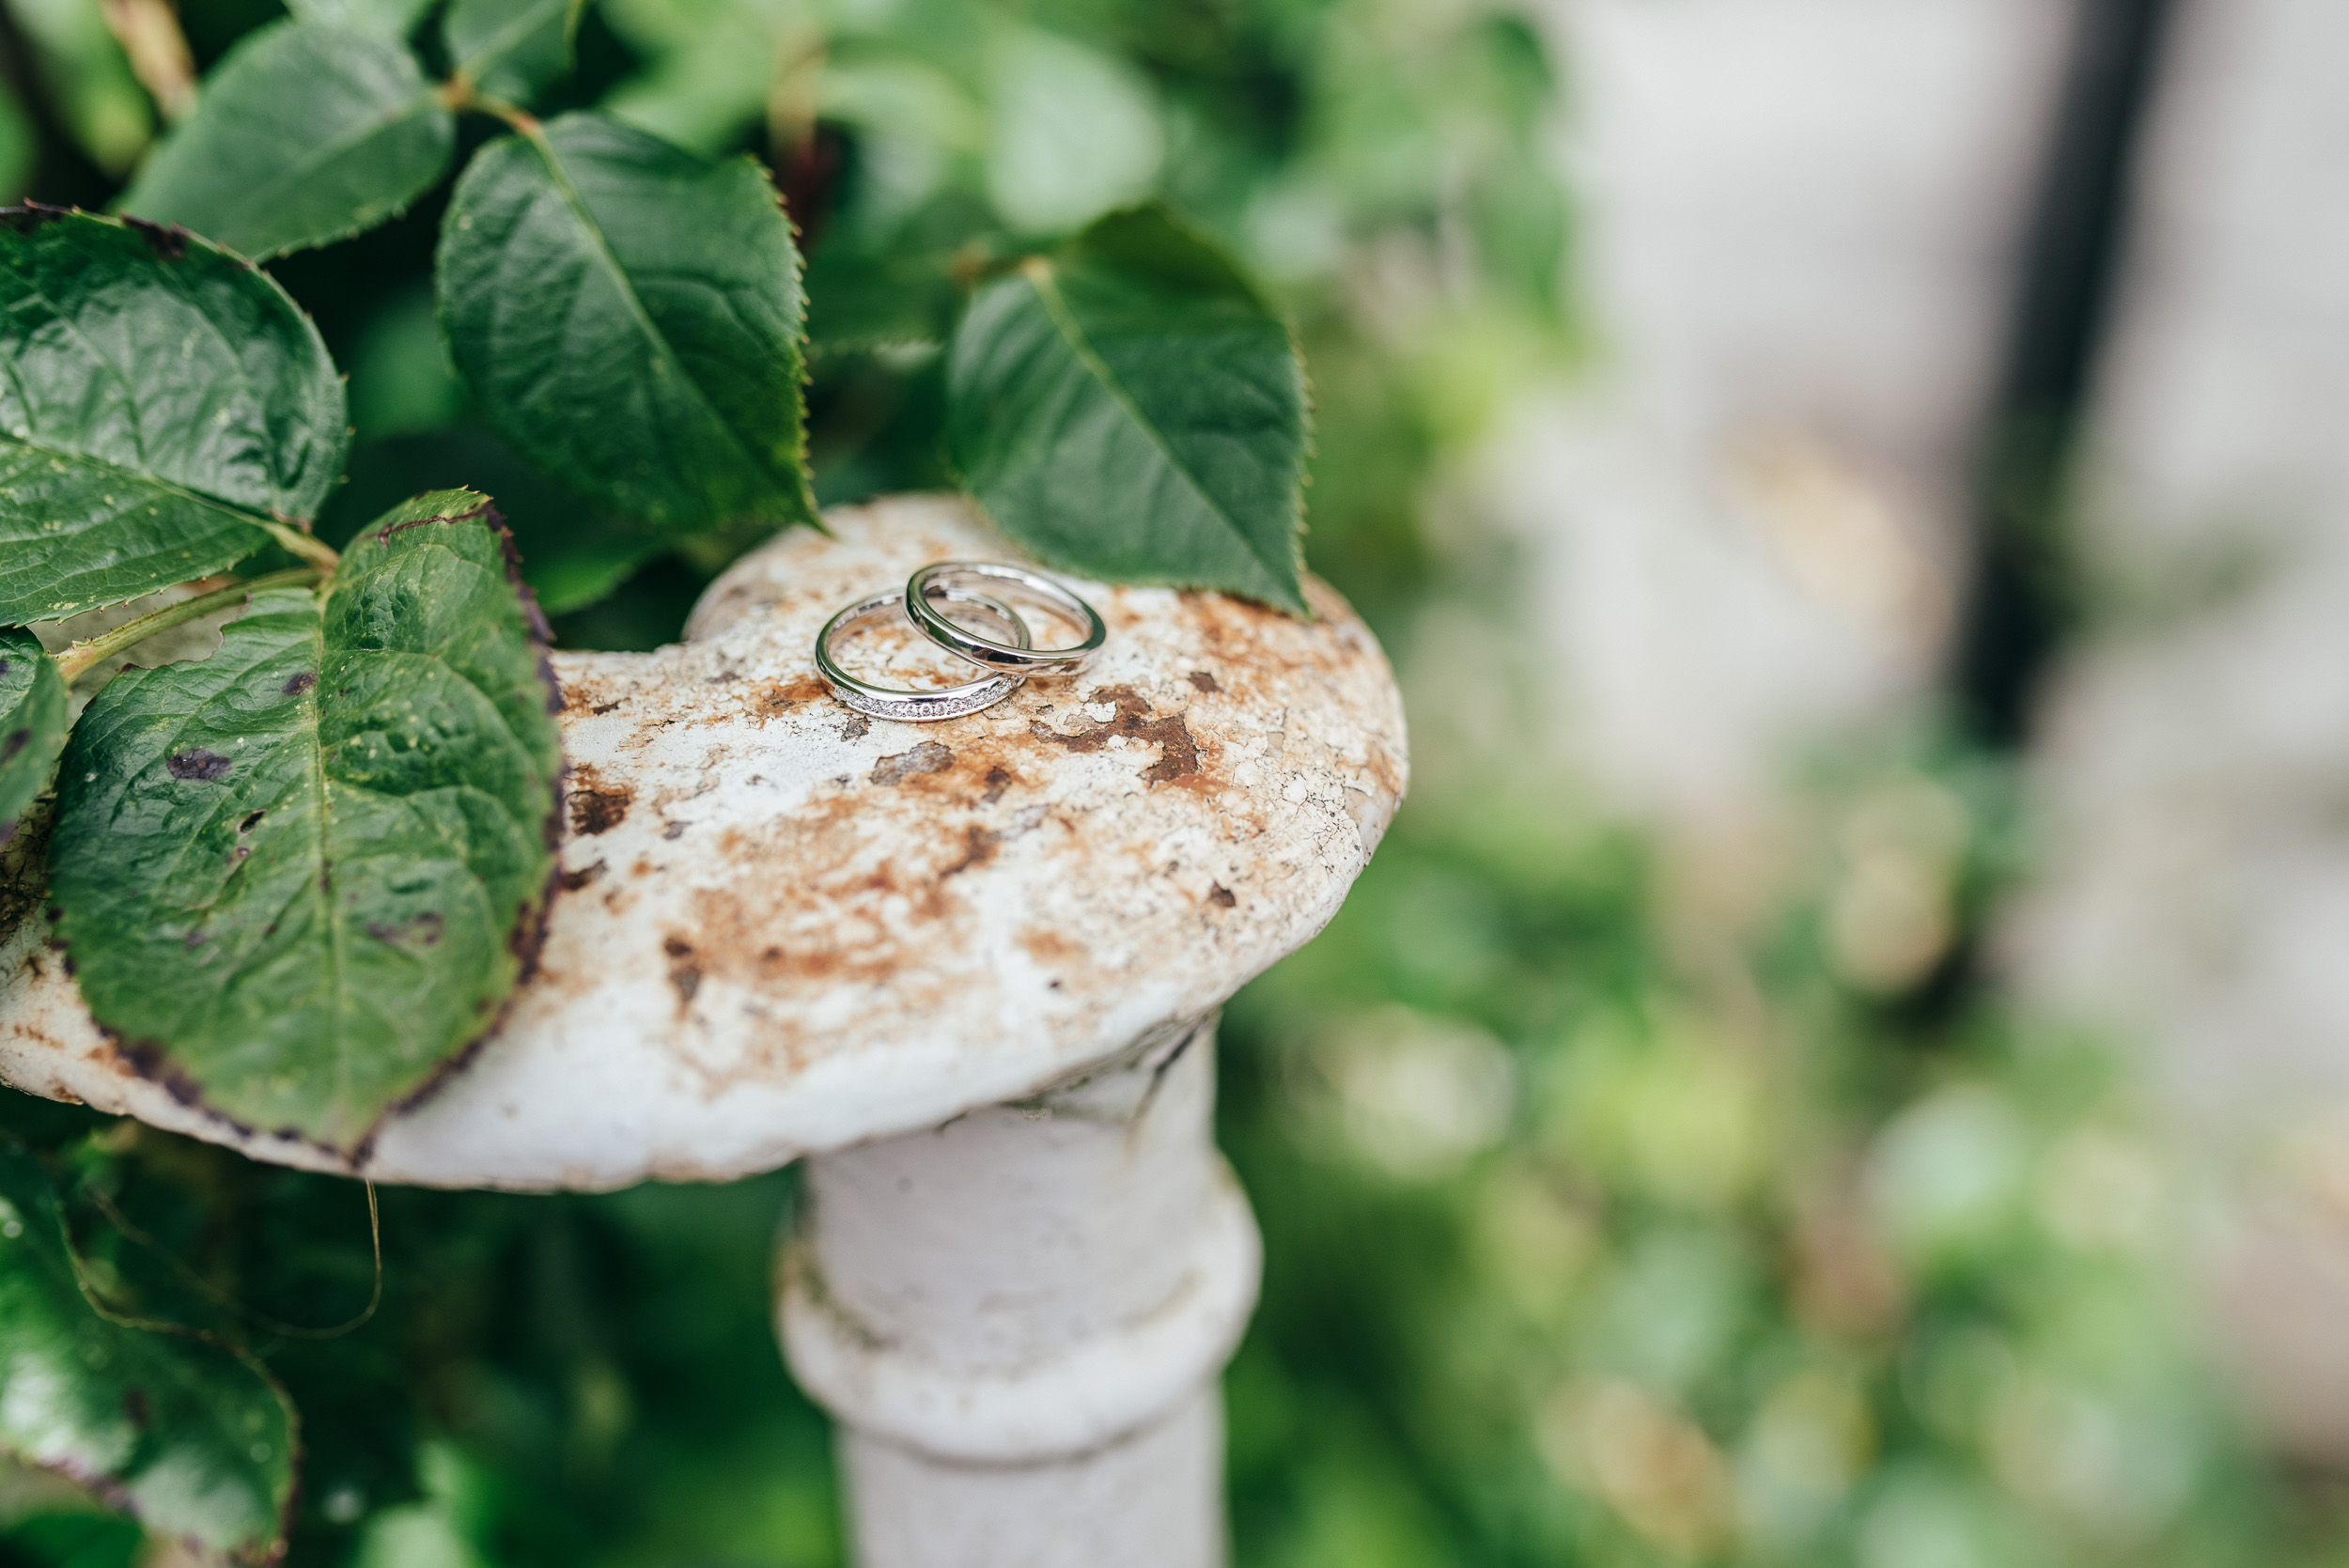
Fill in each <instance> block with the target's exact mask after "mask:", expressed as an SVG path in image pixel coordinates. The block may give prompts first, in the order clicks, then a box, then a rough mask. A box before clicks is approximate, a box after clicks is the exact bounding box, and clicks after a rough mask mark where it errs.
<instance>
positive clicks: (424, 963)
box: [51, 490, 562, 1150]
mask: <svg viewBox="0 0 2349 1568" xmlns="http://www.w3.org/2000/svg"><path fill="white" fill-rule="evenodd" d="M544 648H545V644H544V630H543V622H541V621H539V619H538V617H537V613H536V611H535V609H534V608H533V607H532V606H531V605H530V604H529V602H528V600H527V599H526V598H525V597H524V596H523V594H522V592H521V589H520V586H519V582H518V580H517V579H516V578H515V577H514V576H513V573H512V567H511V563H510V561H509V558H508V556H507V553H506V539H505V536H504V531H503V529H502V528H500V527H499V526H498V525H497V523H496V521H495V515H494V513H492V512H491V511H490V507H489V504H488V503H487V502H486V501H484V500H483V499H482V498H481V497H480V496H478V495H475V494H473V493H472V492H470V491H464V490H443V491H438V492H435V493H433V494H429V495H425V496H419V497H417V498H416V499H415V500H413V501H411V502H408V503H406V504H404V505H400V506H398V507H396V508H394V509H393V510H392V512H391V513H389V514H388V515H387V516H385V517H384V518H382V519H380V520H378V521H376V522H375V523H373V524H371V525H369V527H368V528H367V529H366V530H365V531H364V532H363V533H362V534H361V535H360V536H358V537H357V538H356V539H354V540H352V541H351V544H350V548H349V550H348V551H346V552H345V553H344V556H343V564H342V566H341V567H340V569H339V570H338V571H337V572H336V573H335V575H334V580H333V582H332V584H331V586H330V587H329V588H328V589H327V590H326V591H324V592H323V593H313V592H312V591H310V590H306V589H292V590H285V589H281V590H274V591H270V592H264V593H260V594H256V595H255V596H254V598H253V601H252V604H251V607H250V608H249V609H248V610H247V611H246V612H245V613H244V615H243V617H242V618H241V619H239V620H237V621H234V622H231V623H230V624H229V626H228V627H227V629H226V632H225V634H224V641H223V644H222V646H221V650H220V651H219V652H218V653H217V654H215V655H213V656H212V657H211V658H210V659H209V660H204V661H202V662H200V663H183V664H173V665H167V666H165V667H163V668H162V669H155V670H132V671H129V672H126V673H125V674H123V675H119V676H117V678H116V679H115V681H114V683H113V684H112V685H110V686H108V687H107V688H106V689H105V690H104V691H101V693H100V694H99V696H98V697H97V699H96V700H95V701H94V702H92V703H91V705H90V706H89V708H88V709H87V710H86V712H85V713H84V714H83V715H82V719H81V722H80V723H79V724H77V725H76V726H75V729H74V737H73V740H72V742H71V743H70V746H69V748H68V750H67V753H66V762H65V766H64V772H63V784H62V786H61V788H60V792H59V799H58V813H57V824H56V830H55V836H54V840H53V841H52V846H51V866H52V870H53V876H54V882H53V887H52V897H53V899H54V902H55V904H56V905H57V907H58V908H59V909H60V910H61V911H62V913H61V917H60V924H59V932H60V934H61V935H62V936H63V937H64V939H65V940H66V943H67V946H68V949H69V951H70V953H71V955H72V957H73V961H74V963H75V965H76V972H77V974H78V976H79V979H80V982H81V986H82V994H83V996H84V998H85V999H86V1001H88V1003H89V1006H90V1011H91V1012H92V1013H93V1014H94V1015H96V1017H98V1019H99V1021H100V1022H101V1023H103V1024H104V1025H105V1026H106V1027H107V1028H108V1029H110V1030H112V1031H114V1032H116V1033H117V1035H118V1036H119V1037H120V1038H121V1039H122V1040H124V1041H125V1042H126V1043H127V1045H128V1047H129V1048H130V1050H131V1051H132V1054H133V1055H134V1057H139V1058H142V1059H143V1064H144V1065H145V1066H146V1067H147V1068H148V1070H149V1071H152V1072H156V1073H159V1074H163V1075H167V1077H168V1079H169V1080H170V1081H171V1082H173V1083H174V1084H175V1085H178V1086H179V1087H180V1088H181V1089H182V1091H183V1092H184V1093H187V1094H191V1095H192V1096H194V1097H195V1098H196V1099H198V1100H199V1101H200V1102H201V1103H203V1104H204V1105H206V1106H208V1107H209V1108H210V1109H212V1110H215V1111H217V1112H219V1113H220V1114H222V1115H224V1116H226V1117H229V1118H231V1119H232V1120H234V1121H237V1122H239V1123H241V1124H242V1125H245V1126H259V1127H267V1128H272V1129H285V1130H288V1131H292V1132H296V1133H299V1134H301V1135H302V1136H303V1137H306V1138H309V1139H310V1140H312V1141H316V1142H318V1143H320V1144H323V1145H327V1146H330V1147H334V1148H337V1149H344V1150H349V1149H351V1148H353V1147H355V1146H357V1145H358V1144H359V1143H360V1142H361V1141H364V1140H365V1139H366V1136H367V1134H368V1132H369V1131H370V1129H372V1128H373V1127H374V1126H375V1125H376V1123H377V1122H378V1121H379V1120H380V1119H381V1116H382V1114H383V1113H384V1111H385V1110H387V1109H389V1108H390V1107H391V1106H392V1105H394V1104H396V1103H397V1102H398V1101H399V1100H401V1099H402V1098H404V1097H406V1096H408V1095H410V1094H413V1093H415V1092H416V1091H417V1090H418V1089H419V1088H421V1087H422V1086H424V1085H425V1084H426V1083H427V1082H428V1081H429V1080H430V1079H432V1077H433V1076H434V1075H435V1074H436V1073H438V1072H439V1071H440V1070H441V1069H442V1068H443V1066H444V1065H445V1064H446V1063H448V1062H449V1061H450V1060H451V1059H452V1058H454V1057H455V1056H457V1055H458V1054H459V1052H461V1051H462V1050H463V1048H465V1047H466V1046H467V1045H468V1044H470V1043H471V1042H472V1041H474V1039H476V1038H478V1037H479V1036H480V1035H481V1033H482V1032H484V1031H485V1030H487V1029H488V1028H489V1026H490V1022H491V1021H492V1020H493V1019H494V1018H495V1017H496V1014H497V1009H498V1006H499V1004H500V1003H501V1002H502V1001H503V1000H504V998H505V996H506V992H507V990H508V989H510V988H511V987H512V986H513V985H514V983H515V981H516V980H517V979H518V978H519V976H520V975H521V970H522V967H523V963H524V959H525V955H527V954H528V953H529V952H531V951H533V950H534V949H535V946H536V937H537V928H538V923H539V921H540V919H541V917H542V915H543V911H544V900H545V895H546V889H547V886H548V878H549V877H550V875H551V874H552V867H553V863H554V862H553V848H552V843H553V834H554V832H555V823H554V799H555V797H554V791H555V786H556V782H557V779H558V776H559V774H560V772H561V768H562V757H561V750H560V745H559V742H558V740H557V737H556V734H555V728H554V721H553V718H552V713H551V708H552V706H553V698H554V693H553V690H552V681H551V677H550V676H549V675H548V674H547V672H546V669H545V665H544V657H543V656H544Z"/></svg>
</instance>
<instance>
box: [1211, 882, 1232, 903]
mask: <svg viewBox="0 0 2349 1568" xmlns="http://www.w3.org/2000/svg"><path fill="white" fill-rule="evenodd" d="M1209 887H1210V889H1211V891H1210V892H1209V893H1208V894H1207V902H1208V903H1210V904H1214V905H1218V906H1221V908H1226V909H1229V908H1234V907H1235V906H1237V904H1238V903H1239V900H1238V899H1237V898H1235V897H1233V896H1232V890H1231V889H1229V888H1227V887H1225V886H1224V885H1223V884H1222V883H1221V882H1214V883H1210V884H1209Z"/></svg>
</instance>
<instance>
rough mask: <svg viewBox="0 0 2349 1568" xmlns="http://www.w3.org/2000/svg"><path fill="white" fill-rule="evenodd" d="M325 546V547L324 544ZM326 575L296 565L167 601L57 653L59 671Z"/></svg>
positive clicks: (73, 671) (77, 669)
mask: <svg viewBox="0 0 2349 1568" xmlns="http://www.w3.org/2000/svg"><path fill="white" fill-rule="evenodd" d="M320 548H323V547H320ZM321 575H323V574H322V573H320V572H319V569H318V568H317V567H294V568H292V569H291V570H289V571H279V572H271V573H270V574H269V575H268V576H266V577H257V578H254V579H253V580H252V581H250V582H231V583H230V584H228V586H227V587H226V588H218V589H215V590H213V591H212V592H211V593H209V594H198V595H196V596H195V597H194V598H183V599H181V600H180V601H179V603H177V604H166V605H164V606H163V608H162V609H161V610H156V611H152V612H149V613H147V614H144V615H141V616H140V617H139V618H138V619H137V620H135V621H125V622H123V623H122V624H121V625H120V626H118V627H117V628H115V629H113V630H112V631H106V632H101V633H100V634H99V635H97V636H95V637H92V638H91V639H89V640H88V641H87V642H86V643H76V644H73V645H72V646H71V647H70V648H68V649H66V650H65V652H63V653H61V654H59V655H57V673H58V674H59V675H63V676H64V677H65V678H66V679H67V680H69V681H70V680H73V679H74V678H76V677H77V676H79V675H83V674H84V673H85V672H86V671H87V670H89V669H90V668H91V667H92V666H93V665H95V664H97V663H99V662H100V661H101V660H107V659H112V658H113V657H114V656H115V655H116V654H118V653H120V652H121V651H122V650H123V649H125V648H127V647H132V646H133V645H135V644H139V643H143V642H145V641H146V640H147V639H148V638H149V637H152V636H154V635H155V633H157V632H159V631H167V630H169V629H171V628H173V627H175V626H179V625H181V624H182V623H184V622H187V621H193V620H195V619H196V618H198V617H199V616H203V615H209V614H210V613H212V612H213V611H215V610H225V609H226V608H228V606H230V605H232V604H241V603H243V602H244V601H245V600H246V599H249V598H252V597H253V596H254V595H255V594H257V593H259V592H260V591H261V590H262V589H264V588H291V587H295V586H298V585H300V584H303V583H310V582H317V581H318V580H319V577H320V576H321Z"/></svg>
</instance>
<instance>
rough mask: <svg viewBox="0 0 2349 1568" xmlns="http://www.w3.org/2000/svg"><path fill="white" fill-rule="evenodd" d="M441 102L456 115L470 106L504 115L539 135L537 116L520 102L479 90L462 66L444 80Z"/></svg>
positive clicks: (516, 126)
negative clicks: (475, 88) (511, 101)
mask: <svg viewBox="0 0 2349 1568" xmlns="http://www.w3.org/2000/svg"><path fill="white" fill-rule="evenodd" d="M441 104H442V107H443V108H445V109H447V110H448V112H449V113H451V114H453V115H456V114H462V113H464V112H465V111H466V110H468V109H471V110H473V111H474V112H475V113H476V114H483V115H488V116H490V117H491V118H493V119H502V120H504V121H505V122H506V124H507V125H508V126H510V127H512V128H513V129H514V130H516V131H519V132H521V133H522V134H523V135H525V136H531V137H536V136H537V133H538V116H536V115H534V114H532V113H530V111H528V110H527V109H524V108H522V107H521V105H520V104H517V103H508V102H506V100H504V99H502V98H496V97H492V96H491V95H490V94H489V93H485V92H476V91H475V90H474V85H473V82H472V79H471V78H469V77H468V76H466V74H465V73H464V72H463V71H461V70H460V71H459V72H458V73H457V74H456V75H454V76H452V77H450V78H449V79H448V80H447V81H445V82H443V83H442V84H441Z"/></svg>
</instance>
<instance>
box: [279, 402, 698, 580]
mask: <svg viewBox="0 0 2349 1568" xmlns="http://www.w3.org/2000/svg"><path fill="white" fill-rule="evenodd" d="M460 480H470V481H471V483H472V484H473V485H474V486H475V487H477V488H479V489H484V490H487V491H489V492H490V493H491V494H493V495H495V496H496V497H497V498H498V511H499V513H500V514H501V515H503V516H504V518H505V520H506V529H507V530H508V531H509V532H510V533H511V534H512V535H513V536H514V545H515V548H516V549H517V550H519V551H521V558H522V581H523V582H527V583H529V584H530V591H531V593H532V595H533V596H534V597H536V598H537V600H538V608H539V609H541V610H543V611H545V612H546V613H548V614H550V615H568V614H569V613H571V612H572V611H574V610H582V609H584V608H586V607H587V606H588V605H591V604H594V603H596V602H597V601H598V600H599V599H602V598H605V597H606V596H608V595H609V594H611V593H612V591H613V590H614V589H615V588H617V587H619V585H620V584H621V583H623V582H627V581H628V579H629V578H630V577H631V576H633V575H635V573H636V571H637V569H638V568H639V567H643V566H644V565H645V563H646V562H647V561H650V560H652V559H653V558H654V557H656V556H659V555H664V554H666V553H668V551H669V549H670V547H671V546H673V545H674V544H675V543H676V542H677V541H676V539H675V538H674V537H671V536H663V535H656V534H650V533H647V532H646V531H645V530H644V529H642V528H638V527H635V526H633V525H632V524H630V523H627V522H624V521H622V520H619V519H617V518H614V517H612V516H610V515H609V514H607V513H605V512H602V511H600V510H599V509H598V508H596V507H594V506H590V505H587V504H586V503H584V502H583V501H581V500H580V499H579V497H577V496H575V495H572V494H570V493H569V492H568V491H567V490H565V489H562V488H561V487H560V486H557V485H554V484H552V483H551V482H549V481H548V480H547V479H545V478H542V477H541V476H540V475H539V474H537V473H536V472H535V471H534V470H532V469H531V468H530V467H529V466H528V465H526V464H524V463H523V462H522V460H521V458H517V457H516V456H515V455H514V452H513V449H512V448H510V447H508V446H507V445H506V443H505V442H502V441H500V440H498V438H497V437H496V436H494V435H492V434H491V433H490V431H488V430H485V429H483V428H481V427H479V426H472V425H469V426H459V427H455V428H452V429H446V430H433V431H429V432H427V433H425V434H422V435H409V436H392V437H387V438H386V439H384V440H382V441H376V442H361V443H360V444H359V446H358V447H357V448H356V449H355V450H353V451H352V453H351V455H350V482H349V483H348V484H346V485H345V486H344V487H343V488H342V489H339V490H337V491H335V492H334V499H333V500H332V501H330V502H328V503H327V504H326V510H325V512H324V514H323V515H322V516H320V517H319V536H321V537H323V538H324V539H326V540H327V541H328V542H329V543H334V542H335V541H336V540H338V539H341V538H343V537H345V536H349V535H351V534H355V533H357V532H358V531H359V529H360V527H361V526H362V525H364V524H365V523H366V522H367V521H368V520H370V519H373V518H374V517H376V516H377V515H379V514H380V513H381V512H382V511H383V509H384V508H385V507H387V506H390V505H393V504H395V503H396V502H397V501H398V500H399V498H400V497H402V496H405V495H409V494H412V493H413V491H414V490H415V488H416V487H417V486H418V485H419V484H422V485H428V486H430V487H432V488H434V489H440V488H443V487H444V486H454V485H456V484H458V483H459V481H460Z"/></svg>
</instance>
